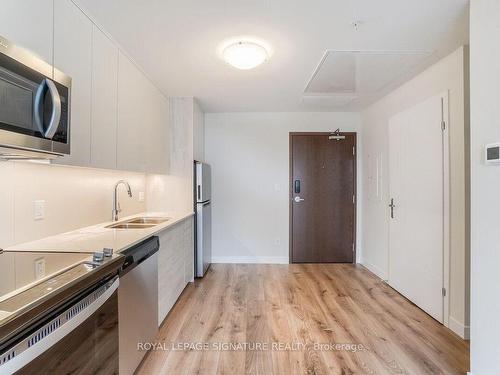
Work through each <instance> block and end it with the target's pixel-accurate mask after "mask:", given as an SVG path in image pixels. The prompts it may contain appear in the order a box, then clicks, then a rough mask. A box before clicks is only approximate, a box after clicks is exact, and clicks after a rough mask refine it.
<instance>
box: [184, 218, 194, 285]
mask: <svg viewBox="0 0 500 375" xmlns="http://www.w3.org/2000/svg"><path fill="white" fill-rule="evenodd" d="M183 248H184V282H185V283H189V282H191V281H193V280H194V218H190V219H188V220H186V221H185V222H184V246H183Z"/></svg>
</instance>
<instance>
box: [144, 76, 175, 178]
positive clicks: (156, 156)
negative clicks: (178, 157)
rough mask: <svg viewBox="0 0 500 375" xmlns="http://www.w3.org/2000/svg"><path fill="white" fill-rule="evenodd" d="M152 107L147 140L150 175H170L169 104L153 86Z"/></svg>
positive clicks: (147, 166) (147, 168) (148, 170)
mask: <svg viewBox="0 0 500 375" xmlns="http://www.w3.org/2000/svg"><path fill="white" fill-rule="evenodd" d="M151 90H152V91H151V98H152V99H153V101H152V102H151V106H150V111H151V112H150V114H151V122H150V123H149V124H147V125H146V126H147V128H148V130H149V133H148V139H147V141H146V142H147V144H148V147H147V151H148V154H147V164H146V171H147V172H149V173H157V174H168V172H169V166H170V152H169V147H168V146H169V143H170V140H169V136H170V134H169V126H168V125H169V103H168V99H167V98H165V97H164V96H163V95H162V94H161V93H160V91H159V90H158V89H156V87H154V86H152V85H151Z"/></svg>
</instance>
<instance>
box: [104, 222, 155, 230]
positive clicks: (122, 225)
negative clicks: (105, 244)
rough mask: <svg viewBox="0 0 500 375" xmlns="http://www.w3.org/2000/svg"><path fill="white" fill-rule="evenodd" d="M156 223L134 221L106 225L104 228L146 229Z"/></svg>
mask: <svg viewBox="0 0 500 375" xmlns="http://www.w3.org/2000/svg"><path fill="white" fill-rule="evenodd" d="M155 225H156V224H134V223H117V224H111V225H108V226H107V227H106V228H111V229H147V228H151V227H154V226H155Z"/></svg>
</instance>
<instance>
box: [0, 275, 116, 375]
mask: <svg viewBox="0 0 500 375" xmlns="http://www.w3.org/2000/svg"><path fill="white" fill-rule="evenodd" d="M119 282H120V280H119V278H118V276H115V277H114V278H113V279H111V280H110V281H109V282H107V283H106V284H104V285H103V286H101V287H100V288H98V289H96V290H95V291H94V292H92V293H90V294H89V295H87V296H86V297H84V298H82V299H81V300H79V301H78V302H76V303H75V304H73V305H72V306H71V307H69V308H68V309H66V310H65V311H64V312H62V313H61V314H60V315H58V316H57V317H55V318H54V319H51V320H50V321H49V322H48V323H47V324H45V325H43V326H42V327H40V329H38V330H37V331H36V332H34V333H32V334H30V335H29V336H28V337H26V338H25V339H23V340H22V341H21V342H18V343H17V344H15V345H14V347H11V348H9V349H8V350H7V351H5V352H3V353H1V354H0V363H1V362H2V361H3V359H4V358H10V359H8V360H6V361H5V362H4V363H3V364H0V373H1V374H12V373H14V372H16V371H19V370H20V369H22V368H23V367H24V366H26V365H27V364H28V363H30V362H31V361H32V360H33V359H35V358H36V357H38V356H39V355H41V354H42V353H44V352H45V351H47V350H49V349H50V348H51V347H52V346H54V345H55V344H57V343H58V342H59V341H60V340H62V339H63V338H64V337H65V336H67V335H68V334H69V333H71V332H72V331H73V330H74V329H75V328H77V327H78V326H79V325H80V324H82V323H83V322H84V321H85V320H86V319H87V318H89V317H90V316H91V315H92V314H94V313H95V312H96V311H97V310H98V309H99V308H100V307H101V306H102V305H104V303H105V302H106V301H107V300H108V299H109V298H110V297H111V296H112V295H113V293H114V292H115V291H116V290H117V289H118V285H119ZM101 288H104V289H105V291H104V292H103V293H102V294H100V295H99V297H97V298H95V299H94V300H93V302H91V303H89V304H87V303H85V302H83V303H82V304H81V305H80V306H78V304H79V303H81V302H82V301H86V300H87V298H91V297H92V295H93V293H97V292H98V291H99V290H101ZM77 306H78V307H77ZM82 306H84V307H82ZM72 309H73V310H72ZM58 319H60V320H59V322H60V323H59V324H57V321H58ZM47 332H49V333H47ZM44 335H45V336H44Z"/></svg>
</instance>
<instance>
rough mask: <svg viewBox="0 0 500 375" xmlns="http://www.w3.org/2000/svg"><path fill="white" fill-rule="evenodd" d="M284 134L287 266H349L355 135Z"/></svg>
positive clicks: (352, 245) (352, 246)
mask: <svg viewBox="0 0 500 375" xmlns="http://www.w3.org/2000/svg"><path fill="white" fill-rule="evenodd" d="M342 135H343V136H345V139H343V140H330V139H329V133H291V134H290V213H291V214H290V220H291V223H290V230H291V236H290V237H291V238H290V258H291V261H292V263H329V262H339V263H353V262H354V261H355V236H356V199H355V195H356V156H355V154H356V133H342Z"/></svg>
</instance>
